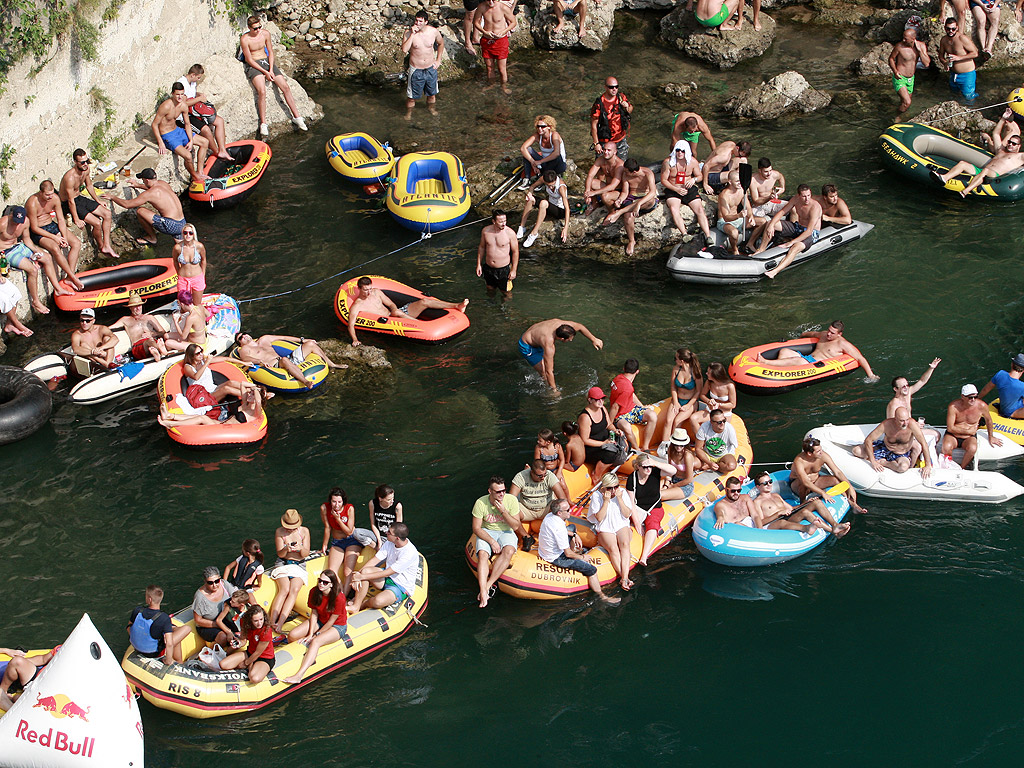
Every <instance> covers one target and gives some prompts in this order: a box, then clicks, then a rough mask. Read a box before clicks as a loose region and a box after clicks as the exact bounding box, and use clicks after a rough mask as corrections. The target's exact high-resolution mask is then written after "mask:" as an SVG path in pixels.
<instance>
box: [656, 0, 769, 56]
mask: <svg viewBox="0 0 1024 768" xmlns="http://www.w3.org/2000/svg"><path fill="white" fill-rule="evenodd" d="M745 18H746V21H745V22H744V24H743V28H742V29H738V30H726V31H723V30H721V29H708V28H707V27H702V26H701V25H700V24H698V23H697V19H696V17H695V16H694V14H693V11H687V10H686V6H685V4H682V3H680V4H679V5H678V6H677V7H676V9H675V10H674V11H672V12H671V13H670V14H668V15H667V16H665V17H664V18H663V19H662V20H661V39H662V40H663V41H664V42H666V43H667V44H668V45H671V46H674V47H676V48H678V49H679V50H681V51H682V52H683V53H685V54H686V55H687V56H691V57H693V58H695V59H700V60H701V61H706V62H708V63H709V64H712V65H714V66H716V67H719V68H720V69H731V68H732V67H735V66H736V65H737V64H739V63H740V62H741V61H746V60H747V59H752V58H755V57H757V56H760V55H761V54H763V53H764V52H765V51H767V50H768V47H769V46H770V45H771V44H772V41H773V40H774V39H775V20H774V19H773V18H772V17H771V16H769V15H768V14H766V13H764V12H763V11H762V12H761V29H760V31H758V30H755V29H754V25H753V23H752V22H751V21H750V10H749V9H747V10H746V11H745Z"/></svg>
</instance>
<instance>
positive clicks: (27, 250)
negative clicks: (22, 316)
mask: <svg viewBox="0 0 1024 768" xmlns="http://www.w3.org/2000/svg"><path fill="white" fill-rule="evenodd" d="M0 255H3V256H5V257H6V258H7V263H8V264H9V265H10V266H12V267H14V268H15V269H20V270H21V271H22V272H25V273H26V278H25V284H26V285H27V286H28V297H29V301H31V303H32V309H34V310H35V311H36V312H38V313H39V314H41V315H48V314H50V310H49V309H47V308H46V305H45V304H44V303H43V302H42V300H41V299H40V298H39V279H38V275H39V267H37V266H36V263H39V264H42V265H43V269H44V271H45V272H46V277H47V278H48V279H49V281H50V282H51V283H53V286H54V288H55V289H56V288H58V285H57V274H56V272H54V269H53V261H51V259H50V255H49V254H48V253H45V252H44V251H41V250H38V249H36V248H33V246H32V240H31V239H30V238H29V228H28V214H27V212H26V211H25V209H24V208H22V207H21V206H20V205H15V206H11V209H10V213H8V214H7V215H6V216H0ZM61 293H67V291H64V290H61Z"/></svg>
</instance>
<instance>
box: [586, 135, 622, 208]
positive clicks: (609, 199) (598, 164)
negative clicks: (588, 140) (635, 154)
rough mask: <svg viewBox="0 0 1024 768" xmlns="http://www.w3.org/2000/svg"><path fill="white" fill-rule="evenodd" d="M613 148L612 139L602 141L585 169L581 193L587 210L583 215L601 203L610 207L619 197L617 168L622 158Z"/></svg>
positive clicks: (620, 164) (619, 166) (614, 147)
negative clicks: (589, 164) (585, 178)
mask: <svg viewBox="0 0 1024 768" xmlns="http://www.w3.org/2000/svg"><path fill="white" fill-rule="evenodd" d="M615 149H616V145H615V142H614V141H606V142H604V144H602V145H601V154H599V155H598V156H597V159H596V160H595V161H594V164H593V165H592V166H590V170H589V171H587V182H586V184H585V185H584V188H585V189H586V192H584V194H583V201H584V202H585V203H586V204H587V210H586V211H585V212H584V214H583V215H584V216H589V215H590V214H592V213H593V212H594V209H595V208H597V206H599V205H602V204H603V205H605V206H606V207H608V208H611V207H612V206H613V205H615V201H616V200H617V199H618V197H619V194H618V189H619V175H620V172H619V169H620V168H621V167H622V158H621V157H619V156H618V155H617V154H616V153H615Z"/></svg>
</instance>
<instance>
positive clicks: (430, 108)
mask: <svg viewBox="0 0 1024 768" xmlns="http://www.w3.org/2000/svg"><path fill="white" fill-rule="evenodd" d="M427 111H428V112H430V114H432V115H434V116H435V117H436V116H437V107H432V106H428V107H427Z"/></svg>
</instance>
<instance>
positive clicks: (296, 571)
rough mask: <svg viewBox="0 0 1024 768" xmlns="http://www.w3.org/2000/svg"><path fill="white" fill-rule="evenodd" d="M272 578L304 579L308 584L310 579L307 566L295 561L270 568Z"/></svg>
mask: <svg viewBox="0 0 1024 768" xmlns="http://www.w3.org/2000/svg"><path fill="white" fill-rule="evenodd" d="M270 578H272V579H283V578H289V579H302V583H303V584H306V583H307V582H308V581H309V577H308V576H307V575H306V566H305V565H297V564H295V563H281V564H280V565H275V566H274V567H273V568H272V569H271V570H270Z"/></svg>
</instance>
